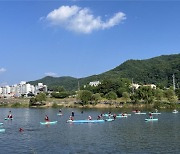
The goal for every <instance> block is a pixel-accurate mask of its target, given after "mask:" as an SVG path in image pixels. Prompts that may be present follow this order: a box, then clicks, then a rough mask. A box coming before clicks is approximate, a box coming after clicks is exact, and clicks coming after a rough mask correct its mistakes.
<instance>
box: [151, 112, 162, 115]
mask: <svg viewBox="0 0 180 154" xmlns="http://www.w3.org/2000/svg"><path fill="white" fill-rule="evenodd" d="M151 114H154V115H158V114H161V113H159V112H154V113H151Z"/></svg>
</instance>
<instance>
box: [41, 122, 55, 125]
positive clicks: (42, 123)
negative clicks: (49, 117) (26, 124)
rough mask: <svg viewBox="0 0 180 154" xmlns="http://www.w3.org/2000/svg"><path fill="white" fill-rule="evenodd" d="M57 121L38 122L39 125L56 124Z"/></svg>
mask: <svg viewBox="0 0 180 154" xmlns="http://www.w3.org/2000/svg"><path fill="white" fill-rule="evenodd" d="M56 123H57V121H46V122H40V124H41V125H51V124H56Z"/></svg>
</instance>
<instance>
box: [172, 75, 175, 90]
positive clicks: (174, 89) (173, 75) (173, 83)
mask: <svg viewBox="0 0 180 154" xmlns="http://www.w3.org/2000/svg"><path fill="white" fill-rule="evenodd" d="M172 77H173V89H174V91H175V90H176V85H175V75H174V74H173V76H172Z"/></svg>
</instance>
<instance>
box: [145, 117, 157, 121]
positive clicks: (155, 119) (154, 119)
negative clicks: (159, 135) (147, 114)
mask: <svg viewBox="0 0 180 154" xmlns="http://www.w3.org/2000/svg"><path fill="white" fill-rule="evenodd" d="M145 121H158V119H157V118H153V119H145Z"/></svg>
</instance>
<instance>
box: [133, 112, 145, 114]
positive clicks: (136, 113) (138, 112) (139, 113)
mask: <svg viewBox="0 0 180 154" xmlns="http://www.w3.org/2000/svg"><path fill="white" fill-rule="evenodd" d="M135 114H146V113H145V112H137V113H135Z"/></svg>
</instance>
